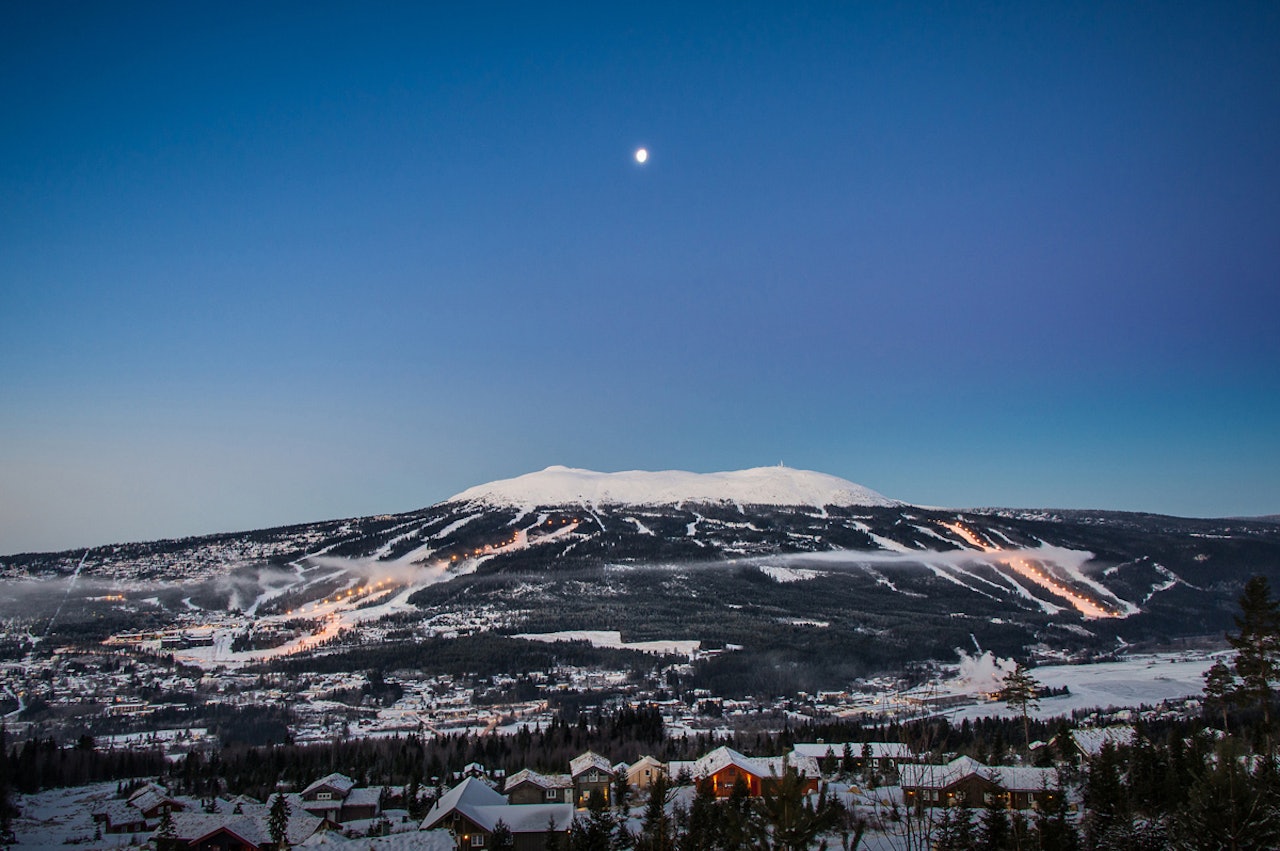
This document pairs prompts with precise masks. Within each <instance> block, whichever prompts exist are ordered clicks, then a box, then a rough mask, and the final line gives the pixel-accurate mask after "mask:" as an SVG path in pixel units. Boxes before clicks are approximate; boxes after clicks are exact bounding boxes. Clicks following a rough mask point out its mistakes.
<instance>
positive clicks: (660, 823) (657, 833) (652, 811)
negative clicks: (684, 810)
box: [635, 774, 675, 851]
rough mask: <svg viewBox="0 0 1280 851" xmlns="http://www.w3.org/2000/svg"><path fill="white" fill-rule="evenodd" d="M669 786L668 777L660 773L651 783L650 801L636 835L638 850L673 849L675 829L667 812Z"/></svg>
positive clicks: (670, 850) (669, 850) (665, 850)
mask: <svg viewBox="0 0 1280 851" xmlns="http://www.w3.org/2000/svg"><path fill="white" fill-rule="evenodd" d="M668 791H669V787H668V786H667V778H666V777H665V776H663V775H662V774H658V776H657V777H656V778H654V781H653V783H651V784H650V785H649V803H648V804H647V805H646V806H645V808H644V820H643V821H642V822H641V824H640V833H638V834H637V835H636V840H635V848H636V851H673V849H674V848H675V837H674V832H675V831H674V829H673V825H672V822H671V816H670V815H669V814H668V813H667V804H668V803H669V800H668Z"/></svg>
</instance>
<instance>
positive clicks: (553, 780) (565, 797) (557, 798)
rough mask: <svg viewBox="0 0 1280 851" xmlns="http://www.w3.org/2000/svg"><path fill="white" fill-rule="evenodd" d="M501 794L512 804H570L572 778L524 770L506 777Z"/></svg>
mask: <svg viewBox="0 0 1280 851" xmlns="http://www.w3.org/2000/svg"><path fill="white" fill-rule="evenodd" d="M502 792H503V794H504V795H506V796H507V801H509V802H510V803H512V804H522V805H523V804H570V803H573V778H572V777H570V776H569V775H568V774H539V773H538V772H536V771H532V770H530V769H528V768H526V769H523V770H522V771H517V772H516V773H515V774H513V775H511V776H510V777H508V778H507V785H506V786H505V787H503V790H502Z"/></svg>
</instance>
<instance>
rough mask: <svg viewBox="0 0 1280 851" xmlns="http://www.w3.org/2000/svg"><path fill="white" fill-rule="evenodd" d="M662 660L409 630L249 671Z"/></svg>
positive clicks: (493, 671) (453, 670)
mask: <svg viewBox="0 0 1280 851" xmlns="http://www.w3.org/2000/svg"><path fill="white" fill-rule="evenodd" d="M657 662H658V659H657V658H656V657H654V656H651V655H648V654H645V653H640V652H639V651H635V650H618V649H613V648H608V647H593V646H592V645H591V644H589V643H587V642H585V641H564V642H556V643H554V644H548V643H546V642H541V641H528V640H526V639H520V638H509V637H507V636H503V635H495V634H493V633H479V634H476V635H464V636H458V637H457V638H438V637H437V638H425V639H418V640H409V639H408V638H407V635H406V636H405V637H403V638H402V640H398V641H397V640H395V638H394V635H390V636H388V640H385V641H380V642H372V641H371V642H369V643H367V644H358V645H354V646H348V647H344V648H342V649H339V650H335V651H333V652H330V653H325V654H323V655H318V656H313V657H310V658H300V657H289V658H286V659H280V660H274V661H272V662H270V663H268V664H264V665H261V666H259V667H257V668H253V669H249V670H250V671H251V672H252V671H257V672H260V673H261V672H271V671H274V672H280V673H287V674H302V673H321V674H327V673H341V672H345V671H361V670H382V671H388V672H390V671H397V670H411V671H416V672H418V673H420V674H422V675H423V676H436V675H439V674H454V675H463V674H469V675H474V676H481V677H492V676H496V675H499V674H512V675H519V674H530V673H534V672H539V671H550V670H554V669H556V668H559V667H564V666H573V667H583V668H591V667H594V668H609V669H612V670H622V671H627V670H632V671H636V672H648V671H650V670H651V669H652V668H653V667H654V666H655V664H657Z"/></svg>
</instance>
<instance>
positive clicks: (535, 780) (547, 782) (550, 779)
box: [502, 768, 573, 793]
mask: <svg viewBox="0 0 1280 851" xmlns="http://www.w3.org/2000/svg"><path fill="white" fill-rule="evenodd" d="M521 783H532V784H533V785H534V786H537V787H539V788H541V789H567V788H568V787H570V786H572V785H573V780H572V778H570V777H569V775H567V774H539V773H538V772H536V771H533V770H532V769H529V768H522V769H521V770H519V771H517V772H516V773H515V774H513V775H511V776H510V777H508V778H507V783H506V785H505V786H503V787H502V791H503V792H505V793H510V792H511V790H512V789H514V788H516V787H517V786H519V785H520V784H521Z"/></svg>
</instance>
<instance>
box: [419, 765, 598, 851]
mask: <svg viewBox="0 0 1280 851" xmlns="http://www.w3.org/2000/svg"><path fill="white" fill-rule="evenodd" d="M499 822H501V823H503V824H505V825H506V826H507V828H508V829H509V830H510V831H511V835H512V838H513V840H514V841H515V851H543V849H544V848H546V847H547V842H548V839H549V838H550V837H549V834H550V835H551V837H553V838H554V841H555V842H557V843H558V844H559V845H560V847H564V846H565V845H566V844H567V842H568V833H569V827H570V825H571V824H572V822H573V805H572V804H511V803H508V802H507V799H506V798H503V797H502V796H501V795H499V794H498V793H497V792H495V791H494V790H493V789H490V788H489V787H488V786H486V785H485V784H484V783H482V782H480V781H479V780H478V779H476V778H474V777H468V778H467V779H466V780H463V781H462V782H461V783H459V784H458V785H457V786H454V787H453V788H452V789H450V790H449V791H448V792H446V793H444V795H442V796H440V799H439V800H438V801H436V802H435V804H434V805H433V806H432V807H431V811H430V812H429V813H427V817H426V818H425V819H424V820H423V822H422V829H423V830H448V831H450V832H451V833H452V834H453V836H454V839H455V841H456V842H457V847H458V851H475V849H485V848H489V847H490V846H491V842H490V840H491V839H492V837H493V832H494V830H496V829H497V826H498V823H499Z"/></svg>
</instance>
